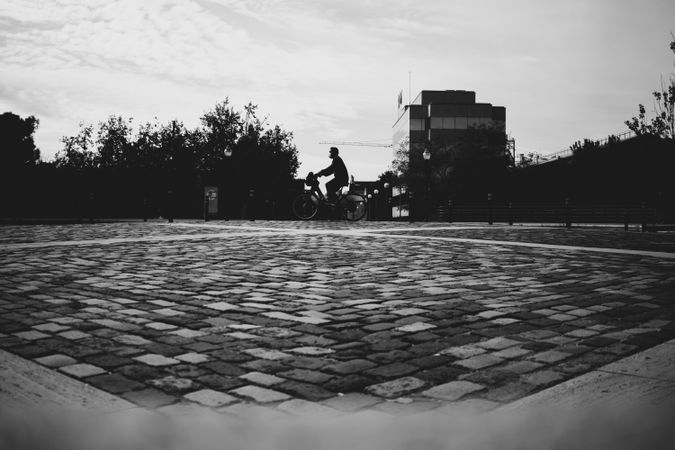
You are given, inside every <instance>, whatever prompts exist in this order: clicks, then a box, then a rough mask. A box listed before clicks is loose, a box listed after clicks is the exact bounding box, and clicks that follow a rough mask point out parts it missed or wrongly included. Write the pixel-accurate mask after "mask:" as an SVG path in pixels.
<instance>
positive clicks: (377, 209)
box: [373, 188, 380, 220]
mask: <svg viewBox="0 0 675 450" xmlns="http://www.w3.org/2000/svg"><path fill="white" fill-rule="evenodd" d="M373 196H374V197H375V214H373V216H374V218H375V220H379V218H380V209H379V205H378V201H377V200H378V198H379V197H380V190H379V189H377V188H375V190H373Z"/></svg>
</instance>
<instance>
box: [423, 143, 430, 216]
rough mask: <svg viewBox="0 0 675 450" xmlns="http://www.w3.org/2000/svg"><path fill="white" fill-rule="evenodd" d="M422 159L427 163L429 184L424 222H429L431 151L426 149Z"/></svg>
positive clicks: (427, 180)
mask: <svg viewBox="0 0 675 450" xmlns="http://www.w3.org/2000/svg"><path fill="white" fill-rule="evenodd" d="M422 157H423V158H424V163H425V169H426V170H425V172H426V174H425V175H426V182H427V192H426V208H425V211H424V220H425V221H429V208H430V206H431V201H430V199H429V191H430V188H429V183H430V180H429V179H430V178H431V173H430V165H429V164H430V163H429V161H430V160H431V152H430V151H429V148H428V147H427V148H425V149H424V152H423V153H422Z"/></svg>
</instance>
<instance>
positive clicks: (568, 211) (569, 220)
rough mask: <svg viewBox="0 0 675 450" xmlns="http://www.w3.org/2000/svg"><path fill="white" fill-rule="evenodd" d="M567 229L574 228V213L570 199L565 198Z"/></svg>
mask: <svg viewBox="0 0 675 450" xmlns="http://www.w3.org/2000/svg"><path fill="white" fill-rule="evenodd" d="M565 227H567V228H572V212H571V208H570V199H569V197H565Z"/></svg>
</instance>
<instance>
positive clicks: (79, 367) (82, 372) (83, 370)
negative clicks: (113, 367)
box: [59, 364, 106, 378]
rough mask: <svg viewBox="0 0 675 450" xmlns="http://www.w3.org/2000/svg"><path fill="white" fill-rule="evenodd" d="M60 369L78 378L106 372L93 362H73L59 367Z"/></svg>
mask: <svg viewBox="0 0 675 450" xmlns="http://www.w3.org/2000/svg"><path fill="white" fill-rule="evenodd" d="M59 370H60V371H61V372H63V373H66V374H68V375H72V376H74V377H76V378H86V377H91V376H94V375H100V374H102V373H106V371H105V369H101V368H100V367H96V366H94V365H91V364H71V365H70V366H62V367H59Z"/></svg>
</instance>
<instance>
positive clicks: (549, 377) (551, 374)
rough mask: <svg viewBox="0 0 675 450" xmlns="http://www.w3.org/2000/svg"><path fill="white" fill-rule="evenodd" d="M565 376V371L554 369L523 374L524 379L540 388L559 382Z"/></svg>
mask: <svg viewBox="0 0 675 450" xmlns="http://www.w3.org/2000/svg"><path fill="white" fill-rule="evenodd" d="M564 378H565V375H564V374H563V373H560V372H556V371H554V370H540V371H537V372H531V373H528V374H526V375H522V376H521V379H522V381H524V382H525V383H528V384H531V385H533V386H537V387H538V388H543V387H547V386H550V385H552V384H554V383H558V382H560V381H562V380H563V379H564Z"/></svg>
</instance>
